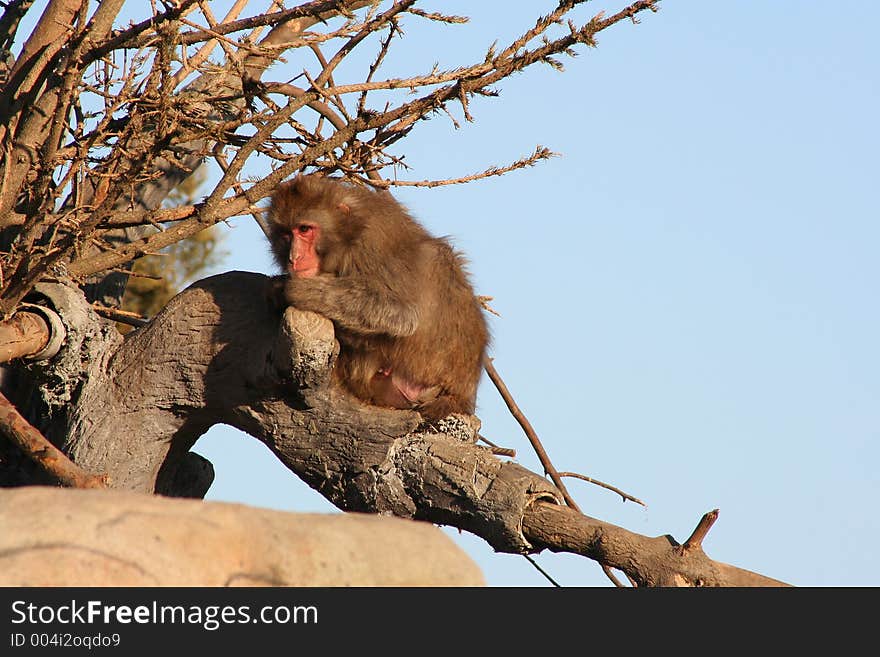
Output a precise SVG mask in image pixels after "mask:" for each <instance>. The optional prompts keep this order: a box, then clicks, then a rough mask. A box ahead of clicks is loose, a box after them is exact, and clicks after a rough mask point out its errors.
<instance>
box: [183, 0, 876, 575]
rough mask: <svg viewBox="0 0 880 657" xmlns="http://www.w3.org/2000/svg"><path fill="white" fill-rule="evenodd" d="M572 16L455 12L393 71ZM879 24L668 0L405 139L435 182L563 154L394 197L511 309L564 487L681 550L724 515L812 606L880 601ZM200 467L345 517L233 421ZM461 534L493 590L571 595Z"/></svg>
mask: <svg viewBox="0 0 880 657" xmlns="http://www.w3.org/2000/svg"><path fill="white" fill-rule="evenodd" d="M551 5H552V3H536V2H535V3H533V2H514V3H498V2H486V3H467V2H448V3H444V6H443V10H444V11H447V12H449V13H458V14H464V15H469V16H471V18H472V22H471V23H470V24H469V25H467V26H464V27H447V28H433V29H432V30H424V29H421V26H420V25H419V22H418V21H412V20H410V21H408V23H407V24H406V27H407V41H408V43H407V44H406V45H405V47H404V48H403V49H401V51H399V52H398V59H397V60H395V61H397V62H399V63H400V62H402V63H400V64H399V65H400V66H401V71H402V72H406V71H410V72H413V73H414V72H418V71H420V70H426V69H427V68H428V67H430V65H431V64H432V63H433V62H434V61H439V62H440V63H441V64H442V65H455V64H462V63H466V62H468V61H470V60H471V59H473V58H474V57H479V56H480V55H481V54H482V53H483V52H484V50H485V48H486V46H487V45H488V44H489V43H491V42H492V41H494V40H496V39H498V40H499V41H500V42H501V43H504V41H505V39H509V38H510V37H511V36H514V35H515V34H516V32H517V30H518V29H519V28H520V27H522V26H527V25H530V24H532V23H533V20H534V18H535V17H536V16H537V13H538V12H541V11H548V10H549V9H550V8H551ZM430 6H435V7H438V8H439V6H440V3H436V2H435V3H432V4H431V5H430ZM622 6H623V4H622V3H620V4H614V3H590V4H588V5H587V11H586V12H581V14H580V15H581V16H586V15H588V14H591V13H594V12H598V11H599V10H601V9H606V10H607V12H608V13H609V14H610V13H612V12H613V11H615V10H616V9H619V8H620V7H622ZM835 12H836V13H835ZM878 21H880V5H877V4H876V3H870V2H848V3H841V4H836V5H834V4H832V5H829V4H828V3H817V2H794V1H788V2H772V3H768V2H745V1H742V2H736V3H707V2H696V1H677V2H676V1H671V0H670V1H666V2H663V3H662V4H661V10H660V12H659V13H656V14H643V15H642V19H641V23H640V24H639V25H633V24H631V23H628V22H627V23H621V24H619V25H617V26H615V27H613V28H611V29H610V30H608V31H607V32H605V33H603V34H602V35H600V38H599V47H598V48H597V49H591V50H585V49H581V50H580V51H579V52H580V56H579V57H577V58H576V59H573V60H572V59H566V60H565V61H564V63H565V66H566V72H565V73H562V74H559V73H557V72H554V71H553V70H551V69H550V68H549V67H539V68H536V69H533V70H529V71H527V72H525V73H523V74H520V75H517V76H516V77H515V78H513V79H512V80H510V81H508V82H506V83H505V84H503V85H502V86H501V87H500V91H501V97H500V98H497V99H493V100H478V101H475V102H474V104H473V106H472V107H471V111H472V113H473V114H474V117H475V119H476V122H475V123H474V124H466V123H464V124H463V125H462V128H461V129H458V130H456V129H454V128H453V127H452V125H451V123H450V121H449V120H448V119H445V118H443V117H437V118H435V119H433V120H432V121H430V122H428V123H426V124H423V125H422V126H421V127H420V128H419V129H418V130H417V131H416V133H414V134H413V135H412V137H411V138H410V139H409V140H408V141H407V143H406V144H403V145H402V146H401V148H400V151H399V152H400V153H405V154H406V161H407V162H408V163H409V164H410V166H411V167H413V170H412V171H411V172H408V173H401V174H400V175H401V177H404V178H409V179H423V178H445V177H453V176H457V175H461V174H463V173H469V172H473V171H477V170H481V169H483V168H485V167H487V166H489V165H493V164H499V165H501V164H505V163H507V162H509V161H512V160H514V159H516V158H518V157H520V156H522V155H524V154H527V153H529V152H530V151H531V150H532V148H533V147H534V145H536V144H542V145H544V146H547V147H549V148H551V149H552V150H554V151H556V152H559V153H560V154H561V157H559V158H556V159H553V160H551V161H550V162H547V163H544V164H542V165H540V166H538V167H535V168H532V169H528V170H526V171H521V172H515V173H513V174H510V175H508V176H505V177H503V178H500V179H493V180H487V181H483V182H478V183H473V184H470V185H466V186H456V187H447V188H440V189H434V190H413V189H404V190H400V191H398V192H397V193H396V195H397V197H398V198H399V199H401V200H402V201H403V202H404V203H406V204H407V206H408V207H409V208H410V209H411V210H412V212H413V213H414V214H415V215H416V216H418V217H419V218H420V219H421V220H422V221H423V222H424V223H425V224H426V225H427V226H428V227H429V228H430V229H431V230H432V231H434V232H436V233H438V234H448V235H451V236H452V237H453V239H454V241H455V243H456V244H457V245H458V247H459V248H460V249H461V250H463V251H464V252H465V253H467V255H468V256H469V258H470V260H471V270H472V273H473V278H474V282H475V285H476V287H477V289H478V291H479V292H480V293H481V294H487V295H491V296H493V297H494V302H493V304H494V307H495V309H496V310H497V311H498V312H499V313H500V314H501V315H502V317H501V318H492V319H491V323H492V332H493V336H494V337H493V340H494V341H493V348H492V354H493V356H494V357H495V359H496V360H495V362H496V366H497V367H498V369H499V371H500V372H501V374H502V376H503V377H504V378H505V380H506V382H507V384H508V386H509V387H510V389H511V390H512V391H513V393H514V395H515V397H516V399H517V400H518V403H519V404H520V406H521V407H522V409H523V410H524V411H525V413H526V414H527V416H528V417H529V419H530V420H531V422H532V424H533V425H534V426H535V428H536V430H537V431H538V433H539V435H540V436H541V438H542V440H543V442H544V445H545V447H546V448H547V450H548V451H549V453H550V455H551V457H552V458H553V460H554V462H555V464H556V466H557V467H558V468H559V469H565V470H575V471H578V472H582V473H584V474H587V475H589V476H592V477H595V478H598V479H601V480H604V481H607V482H609V483H613V484H615V485H617V486H619V487H621V488H623V489H624V490H626V491H628V492H630V493H632V494H634V495H636V496H638V497H640V498H641V499H643V500H645V501H646V502H647V503H648V508H647V509H643V508H641V507H639V506H636V505H634V504H631V503H626V504H624V503H621V501H620V498H618V497H616V496H614V495H613V494H611V493H609V492H606V491H603V490H601V489H599V488H596V487H594V486H590V485H587V484H583V483H581V482H577V481H571V482H570V483H569V484H568V485H569V489H570V490H571V492H572V493H573V494H574V495H575V497H576V499H577V500H578V502H579V504H580V505H581V507H582V508H583V510H584V511H585V512H586V513H588V514H589V515H592V516H594V517H598V518H601V519H603V520H606V521H608V522H612V523H614V524H618V525H620V526H623V527H625V528H627V529H630V530H632V531H635V532H638V533H642V534H646V535H660V534H666V533H669V534H672V535H673V536H674V537H675V538H676V539H678V540H680V541H681V540H684V539H685V538H687V536H688V535H689V533H690V531H691V530H692V529H693V527H694V526H695V524H696V522H697V521H698V520H699V518H700V516H701V515H702V514H703V513H704V512H706V511H709V510H711V509H713V508H716V507H717V508H720V512H721V513H720V518H719V520H718V522H717V523H716V525H715V527H714V528H713V529H712V531H711V532H710V534H709V536H708V538H707V539H706V541H705V543H704V548H705V550H706V552H707V553H708V554H709V556H711V557H712V558H714V559H717V560H720V561H724V562H727V563H732V564H734V565H737V566H740V567H743V568H747V569H750V570H754V571H757V572H760V573H763V574H766V575H769V576H771V577H775V578H778V579H782V580H785V581H788V582H791V583H793V584H798V585H815V586H835V585H853V586H858V585H875V586H876V585H878V584H880V576H878V574H877V569H876V568H875V567H874V566H875V564H874V558H875V554H874V552H875V550H874V549H873V547H872V546H873V545H875V544H876V541H877V539H878V538H880V520H878V516H877V514H876V512H875V511H876V509H875V507H876V502H877V497H878V492H880V485H878V484H880V475H878V466H880V448H878V438H880V407H878V403H877V402H878V398H880V347H878V336H880V310H878V303H877V302H878V299H877V289H878V274H880V258H878V251H880V221H878V219H880V217H878V209H877V198H876V197H877V191H878V189H880V187H878V180H877V179H878V152H880V129H878V118H877V117H878V116H880V75H878V70H880V41H878V39H877V38H876V25H877V24H878ZM404 50H405V51H406V55H405V56H404V57H401V53H402V52H403V51H404ZM392 70H394V69H392ZM268 77H271V75H270V76H268ZM337 81H338V82H341V81H340V80H337ZM232 232H233V233H234V234H235V243H236V245H239V244H247V246H241V247H238V246H236V253H235V254H234V255H233V256H232V257H230V258H229V260H228V261H227V262H226V263H225V264H224V268H227V269H247V270H256V271H271V269H270V264H269V260H268V258H267V256H266V253H265V249H263V247H262V244H260V237H259V235H258V234H255V231H254V229H253V227H252V226H249V225H245V222H239V223H237V224H236V226H235V228H233V229H232ZM252 233H253V234H254V235H253V236H252V235H251V234H252ZM245 235H247V236H248V237H245ZM251 239H253V246H252V247H251V246H250V244H251V242H250V240H251ZM478 405H479V410H478V414H479V416H480V417H481V419H482V421H483V431H484V433H485V435H487V436H488V437H490V438H491V439H492V440H493V441H495V442H497V443H501V444H503V445H506V446H511V447H514V448H516V449H517V452H518V460H519V461H520V462H521V463H522V464H523V465H525V466H527V467H529V468H532V469H533V470H537V471H540V466H539V464H538V462H537V459H536V458H535V457H534V456H533V455H532V454H531V450H530V448H529V446H528V444H527V442H526V440H525V438H524V437H523V435H522V432H521V431H520V430H519V428H518V426H517V425H516V424H515V423H514V422H513V420H512V419H511V418H510V417H509V414H508V413H507V411H506V409H505V408H504V406H503V404H502V402H501V401H500V399H499V397H498V395H497V393H496V392H495V390H494V388H493V387H492V385H491V383H490V382H488V381H484V383H483V385H482V387H481V390H480V397H479V401H478ZM196 449H197V450H201V451H202V452H203V453H204V454H205V455H206V456H208V457H209V458H211V459H212V460H213V461H214V463H215V466H216V467H217V470H218V476H217V481H216V483H215V485H214V488H213V489H212V491H211V493H210V494H209V498H212V499H224V500H235V501H244V502H248V503H251V504H257V505H261V506H271V507H276V508H284V509H292V510H300V511H329V510H331V507H330V505H329V504H328V503H326V502H325V501H324V500H323V498H321V497H320V496H318V494H317V493H314V492H313V491H311V490H310V489H308V488H307V487H305V486H304V485H302V484H301V483H299V482H298V481H297V480H296V479H295V478H294V477H292V476H291V475H289V474H288V473H287V472H286V471H285V470H284V469H283V467H281V466H280V465H278V464H277V463H274V462H273V458H272V457H271V455H270V454H269V452H268V450H266V449H265V448H263V447H262V446H261V445H259V444H257V443H256V441H253V440H249V439H247V438H246V437H242V436H241V435H240V434H237V433H236V432H234V431H232V430H229V429H228V428H225V427H218V428H215V429H213V430H212V431H211V433H210V434H209V435H208V436H206V437H205V438H203V439H202V441H200V443H199V445H198V446H197V448H196ZM448 533H449V535H450V536H452V537H453V539H454V540H455V541H456V542H458V543H459V544H460V545H462V546H463V547H464V548H465V549H466V550H467V551H468V553H469V554H471V556H473V557H474V558H475V559H476V560H477V562H478V563H479V564H480V566H481V567H482V568H483V570H484V572H485V574H486V577H487V579H488V581H489V583H490V584H494V585H545V584H546V581H545V580H544V579H543V578H542V577H541V576H540V574H538V573H537V572H536V571H535V570H534V569H533V568H532V567H531V566H530V565H529V564H528V563H527V562H526V561H525V560H524V559H522V558H520V557H516V556H510V555H499V554H495V553H493V552H492V550H491V548H489V547H488V546H487V545H485V544H484V543H483V542H482V541H480V540H479V539H476V538H474V537H472V536H469V535H467V534H459V533H458V532H457V531H449V532H448ZM537 560H538V561H539V563H540V564H541V565H542V567H544V568H545V569H546V570H548V571H549V572H550V573H551V574H552V575H553V577H555V578H556V579H557V580H558V581H559V582H561V583H562V584H564V585H570V586H573V585H604V584H606V583H607V580H606V579H605V577H604V575H603V574H602V573H601V572H600V570H599V568H598V566H596V565H595V564H594V563H593V562H590V561H587V560H585V559H581V558H577V557H571V556H564V555H552V554H547V553H545V554H541V555H538V557H537Z"/></svg>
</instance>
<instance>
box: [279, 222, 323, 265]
mask: <svg viewBox="0 0 880 657" xmlns="http://www.w3.org/2000/svg"><path fill="white" fill-rule="evenodd" d="M320 232H321V227H320V226H318V225H316V224H307V223H301V224H297V225H296V226H294V227H293V231H292V232H291V235H290V254H289V255H288V264H287V267H288V269H290V273H291V274H292V275H293V276H299V277H302V278H310V277H312V276H317V275H318V271H319V269H320V260H319V258H318V251H317V246H318V238H319V236H320Z"/></svg>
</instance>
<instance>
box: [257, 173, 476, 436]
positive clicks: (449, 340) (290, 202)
mask: <svg viewBox="0 0 880 657" xmlns="http://www.w3.org/2000/svg"><path fill="white" fill-rule="evenodd" d="M269 216H270V223H271V228H272V236H271V244H272V249H273V253H274V255H275V259H276V260H277V262H278V264H279V265H280V266H281V267H283V268H285V270H288V269H289V266H290V265H289V257H290V255H289V254H290V240H291V237H290V236H291V235H292V234H293V230H294V228H295V227H296V226H298V225H300V224H301V223H303V222H305V223H309V224H313V225H317V226H318V227H319V229H320V232H319V237H318V241H317V244H316V251H317V255H318V259H319V263H320V268H319V273H318V275H317V276H314V277H300V276H290V277H289V279H288V281H287V284H286V286H285V290H284V293H285V298H286V301H287V302H288V303H290V304H292V305H294V306H296V307H297V308H300V309H303V310H311V311H314V312H317V313H320V314H322V315H324V316H326V317H327V318H329V319H330V320H332V321H333V323H334V325H335V327H336V332H337V338H338V339H339V342H340V346H341V350H340V352H341V353H340V356H339V360H338V362H337V366H336V370H335V373H336V376H337V378H338V380H339V381H341V382H342V383H343V384H344V385H345V386H346V387H347V388H348V389H349V390H350V391H351V392H352V393H353V394H355V395H356V396H358V397H360V398H361V399H363V400H365V401H367V402H370V403H373V404H377V405H381V406H392V407H396V408H415V409H417V410H418V411H419V412H421V413H422V414H423V415H425V416H427V417H430V418H434V419H436V418H441V417H445V416H446V415H448V414H449V413H473V412H474V404H475V400H476V393H477V384H478V382H479V379H480V374H481V372H482V362H483V355H484V353H485V350H486V346H487V343H488V330H487V327H486V323H485V320H484V317H483V313H482V310H481V308H480V304H479V302H478V301H477V299H476V298H475V296H474V292H473V289H472V288H471V285H470V283H469V281H468V278H467V274H466V272H465V268H464V260H463V258H462V256H461V255H459V254H458V253H456V252H455V251H454V250H453V249H452V247H451V246H450V245H449V243H448V242H447V241H446V240H444V239H440V238H437V237H433V236H432V235H430V234H429V233H428V232H427V231H426V230H425V229H424V228H423V227H422V226H421V225H420V224H419V223H417V222H416V221H415V220H414V219H413V218H412V217H410V216H409V214H407V212H406V211H405V210H404V209H403V208H402V207H401V206H400V205H399V204H398V203H397V202H396V201H395V200H394V199H393V198H392V196H391V195H390V194H389V193H387V192H374V191H371V190H369V189H366V188H362V187H355V186H353V185H351V184H348V183H343V182H341V181H339V180H335V179H330V178H323V177H319V176H314V175H312V176H299V177H297V178H295V179H293V180H292V181H289V182H287V183H284V184H283V185H281V186H279V188H278V190H277V191H276V192H275V194H274V196H273V198H272V206H271V211H270V215H269Z"/></svg>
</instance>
